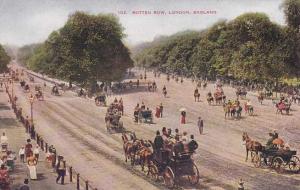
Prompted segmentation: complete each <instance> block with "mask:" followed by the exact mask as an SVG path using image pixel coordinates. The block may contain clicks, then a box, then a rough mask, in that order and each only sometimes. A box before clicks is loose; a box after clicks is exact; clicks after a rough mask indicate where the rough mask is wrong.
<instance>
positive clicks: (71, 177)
mask: <svg viewBox="0 0 300 190" xmlns="http://www.w3.org/2000/svg"><path fill="white" fill-rule="evenodd" d="M69 173H70V182H72V181H73V168H72V166H71V167H70V171H69Z"/></svg>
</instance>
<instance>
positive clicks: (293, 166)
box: [253, 148, 300, 173]
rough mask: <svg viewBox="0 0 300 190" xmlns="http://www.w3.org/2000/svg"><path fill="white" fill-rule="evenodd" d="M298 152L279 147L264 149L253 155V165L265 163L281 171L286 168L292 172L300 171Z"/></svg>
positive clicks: (258, 165) (257, 165)
mask: <svg viewBox="0 0 300 190" xmlns="http://www.w3.org/2000/svg"><path fill="white" fill-rule="evenodd" d="M296 154H297V152H296V151H293V150H284V149H278V148H272V149H264V150H262V151H261V152H259V153H258V154H254V156H253V165H254V166H255V167H257V168H258V167H261V166H262V165H263V164H265V165H267V166H269V167H270V168H272V169H274V170H275V171H276V172H278V173H281V172H283V170H284V169H285V168H288V169H289V170H290V171H291V172H295V173H297V172H300V160H299V158H298V157H297V156H296Z"/></svg>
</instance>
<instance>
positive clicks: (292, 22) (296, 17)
mask: <svg viewBox="0 0 300 190" xmlns="http://www.w3.org/2000/svg"><path fill="white" fill-rule="evenodd" d="M281 7H282V8H283V12H284V15H285V20H286V22H287V24H288V25H289V27H291V28H294V29H296V30H299V29H300V28H299V26H300V0H285V1H284V2H283V3H282V6H281Z"/></svg>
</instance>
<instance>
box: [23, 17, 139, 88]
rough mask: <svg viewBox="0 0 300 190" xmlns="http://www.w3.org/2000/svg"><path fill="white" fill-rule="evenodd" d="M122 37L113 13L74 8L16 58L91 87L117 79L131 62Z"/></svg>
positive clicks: (36, 69)
mask: <svg viewBox="0 0 300 190" xmlns="http://www.w3.org/2000/svg"><path fill="white" fill-rule="evenodd" d="M123 37H124V34H123V28H122V26H121V25H120V23H119V21H118V19H117V17H115V16H114V15H110V14H99V15H90V14H86V13H83V12H75V13H74V14H72V15H71V16H70V17H69V19H68V21H67V22H66V24H65V25H64V26H63V27H62V28H60V29H59V30H57V31H54V32H52V33H51V34H50V36H49V37H48V39H47V40H46V41H45V42H44V43H42V44H35V45H31V46H25V47H23V48H21V49H20V50H19V54H18V58H19V60H20V61H21V62H23V63H25V64H26V66H27V67H29V68H30V69H32V70H34V71H37V72H41V73H45V74H47V75H50V76H53V77H56V78H60V79H63V80H67V81H69V82H70V83H72V82H76V83H78V84H81V85H83V86H88V87H92V86H93V85H95V84H96V82H97V81H102V82H110V81H115V80H120V79H121V78H122V77H123V74H124V72H126V70H127V69H128V68H129V67H132V66H133V60H132V59H131V58H130V53H129V50H128V49H127V47H125V46H124V44H123V42H122V38H123Z"/></svg>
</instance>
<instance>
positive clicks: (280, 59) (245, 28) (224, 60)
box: [134, 13, 300, 81]
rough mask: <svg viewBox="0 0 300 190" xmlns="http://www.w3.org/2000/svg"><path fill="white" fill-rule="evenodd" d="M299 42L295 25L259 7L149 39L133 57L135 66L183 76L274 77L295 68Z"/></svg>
mask: <svg viewBox="0 0 300 190" xmlns="http://www.w3.org/2000/svg"><path fill="white" fill-rule="evenodd" d="M299 42H300V41H299V35H298V34H297V31H296V30H294V29H292V28H290V27H282V26H279V25H277V24H275V23H272V22H271V21H270V19H269V18H268V16H266V15H265V14H263V13H246V14H243V15H240V16H238V17H237V18H235V19H234V20H231V21H224V20H223V21H219V22H218V23H216V24H214V25H213V26H211V27H209V28H208V29H206V30H204V31H201V32H195V31H194V32H188V33H181V34H180V35H178V34H175V35H173V36H169V37H165V38H164V40H162V41H160V42H157V41H156V42H153V43H152V44H151V45H149V44H147V47H145V48H144V49H143V50H142V51H140V52H138V53H137V54H135V55H134V59H135V63H136V65H138V66H143V67H158V69H160V70H161V71H163V72H172V73H176V74H182V75H186V76H191V74H192V75H193V76H196V77H208V78H214V77H216V76H223V77H228V76H232V77H234V78H236V79H246V80H256V81H272V80H279V79H280V78H282V77H285V76H287V75H296V73H295V71H297V70H298V71H299V68H300V67H299V61H298V60H299V59H298V57H297V53H295V51H297V50H299Z"/></svg>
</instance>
